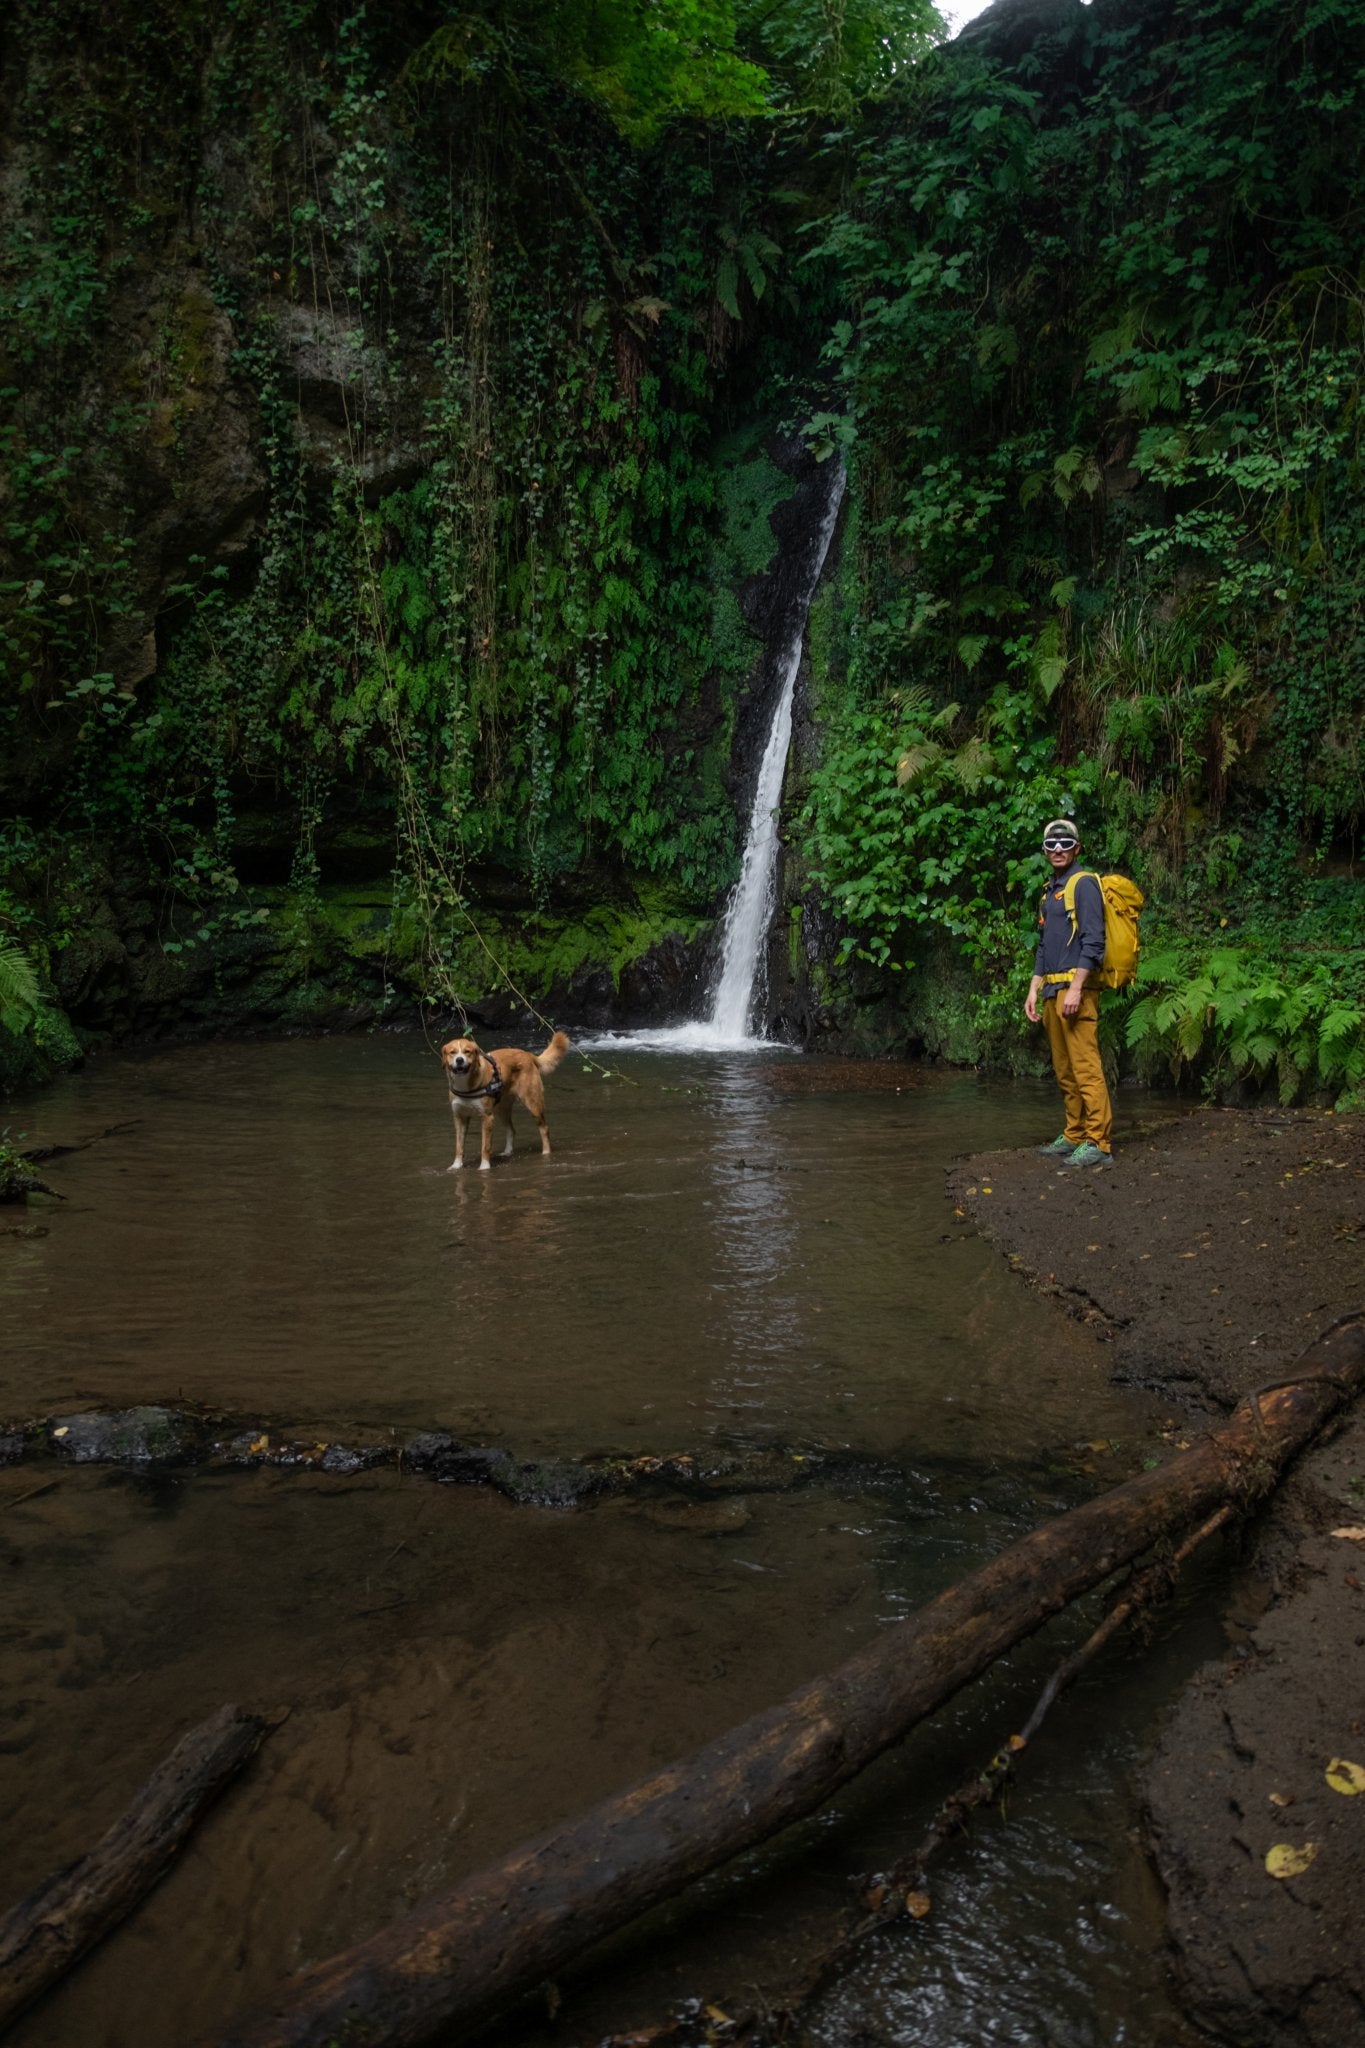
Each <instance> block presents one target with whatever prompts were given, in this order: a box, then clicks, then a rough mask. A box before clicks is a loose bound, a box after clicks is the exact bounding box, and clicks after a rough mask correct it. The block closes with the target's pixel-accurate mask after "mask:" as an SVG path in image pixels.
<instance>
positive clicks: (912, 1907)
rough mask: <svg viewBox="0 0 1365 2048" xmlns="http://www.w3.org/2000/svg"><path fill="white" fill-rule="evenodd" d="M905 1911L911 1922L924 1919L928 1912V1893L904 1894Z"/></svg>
mask: <svg viewBox="0 0 1365 2048" xmlns="http://www.w3.org/2000/svg"><path fill="white" fill-rule="evenodd" d="M905 1910H906V1912H907V1913H908V1914H909V1915H910V1918H911V1919H912V1920H923V1919H925V1918H926V1916H927V1915H928V1912H929V1894H928V1892H907V1893H906V1894H905Z"/></svg>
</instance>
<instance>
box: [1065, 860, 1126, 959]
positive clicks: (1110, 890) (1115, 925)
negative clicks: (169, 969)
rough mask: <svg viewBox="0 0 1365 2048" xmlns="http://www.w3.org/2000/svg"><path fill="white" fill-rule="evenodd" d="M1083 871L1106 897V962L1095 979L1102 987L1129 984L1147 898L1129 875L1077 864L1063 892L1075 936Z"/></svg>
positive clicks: (1068, 877) (1072, 933) (1073, 936)
mask: <svg viewBox="0 0 1365 2048" xmlns="http://www.w3.org/2000/svg"><path fill="white" fill-rule="evenodd" d="M1082 875H1089V876H1090V879H1091V880H1092V881H1094V882H1098V883H1099V885H1100V894H1101V896H1103V898H1104V964H1103V965H1102V966H1101V967H1100V969H1099V971H1098V973H1096V974H1092V975H1091V977H1090V979H1091V981H1092V982H1093V983H1094V984H1095V985H1096V986H1097V987H1099V988H1126V987H1127V985H1128V983H1129V982H1130V981H1131V980H1132V979H1133V976H1134V975H1135V974H1136V973H1137V968H1138V951H1139V946H1140V941H1139V939H1138V917H1139V914H1140V913H1141V910H1142V906H1143V903H1144V902H1145V901H1146V898H1145V897H1144V896H1143V893H1142V891H1141V889H1139V887H1138V885H1137V883H1136V882H1132V881H1130V880H1129V879H1128V877H1127V875H1119V874H1109V875H1100V874H1096V872H1095V870H1094V869H1093V868H1077V870H1076V872H1075V874H1074V875H1068V876H1067V880H1066V889H1065V891H1064V892H1063V895H1062V902H1063V904H1064V905H1065V908H1066V913H1067V916H1068V917H1069V918H1070V919H1071V936H1072V938H1073V939H1074V938H1075V936H1076V884H1077V882H1079V881H1080V879H1081V876H1082Z"/></svg>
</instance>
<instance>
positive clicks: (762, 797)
mask: <svg viewBox="0 0 1365 2048" xmlns="http://www.w3.org/2000/svg"><path fill="white" fill-rule="evenodd" d="M830 468H831V472H832V474H831V477H830V484H829V497H828V501H827V503H826V506H825V512H824V517H823V519H822V520H821V521H820V524H819V526H818V528H817V529H816V530H815V532H814V533H813V534H812V535H811V539H810V553H809V562H808V574H807V576H806V577H805V578H804V589H803V590H801V592H800V594H799V600H798V602H797V603H796V604H794V605H793V607H792V612H791V616H790V618H789V620H788V626H787V633H786V637H785V639H784V640H783V642H782V645H781V647H780V649H779V651H778V661H779V663H780V666H781V674H782V680H781V685H780V687H779V690H778V697H777V705H776V708H775V709H774V711H773V722H772V726H771V728H770V730H769V733H768V744H767V746H766V747H765V749H764V752H763V760H762V763H761V764H760V767H759V771H758V786H757V788H756V789H755V790H754V803H753V809H752V810H751V811H750V813H749V833H748V838H747V839H746V841H745V846H744V865H743V866H742V868H741V869H740V874H739V880H738V881H737V882H736V883H735V886H734V888H733V889H732V890H731V892H730V901H729V902H728V904H727V905H726V907H725V923H724V927H723V931H724V937H723V942H722V946H721V956H720V976H719V978H718V980H717V982H716V987H715V993H714V995H713V997H712V1002H711V1015H710V1018H709V1020H708V1029H709V1032H710V1036H711V1040H712V1042H714V1043H716V1044H721V1045H734V1044H742V1043H743V1042H744V1041H745V1040H746V1039H747V1038H748V1037H749V1020H750V1016H751V1014H752V1011H753V1005H754V992H755V987H756V985H757V982H758V978H759V971H760V968H761V966H762V963H763V956H764V952H765V949H766V942H767V936H768V926H769V924H770V923H771V922H772V914H773V895H774V889H775V885H776V881H777V825H778V805H779V803H780V801H781V797H782V779H783V776H784V774H785V772H786V767H787V749H788V747H789V746H790V744H791V731H792V697H793V694H794V692H795V689H796V675H797V670H798V669H799V668H800V666H801V647H802V643H803V641H804V639H805V634H806V620H807V618H808V617H809V615H810V606H811V599H812V598H813V597H814V596H815V592H816V587H817V585H818V584H819V581H820V573H821V571H822V570H823V568H824V566H825V556H826V555H827V554H828V553H829V544H830V541H831V539H832V538H833V534H834V525H835V521H836V520H837V519H838V517H839V507H840V505H841V504H842V503H843V496H844V480H845V479H844V466H843V464H842V463H841V462H839V461H837V460H836V461H835V462H833V463H831V465H830Z"/></svg>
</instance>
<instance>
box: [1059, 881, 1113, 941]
mask: <svg viewBox="0 0 1365 2048" xmlns="http://www.w3.org/2000/svg"><path fill="white" fill-rule="evenodd" d="M1087 879H1089V880H1090V881H1092V882H1093V883H1094V884H1095V886H1096V888H1097V889H1099V892H1100V899H1101V901H1103V898H1104V889H1103V887H1102V885H1101V883H1100V878H1099V876H1098V875H1097V874H1096V872H1095V870H1094V869H1093V868H1077V870H1076V872H1075V874H1074V875H1068V876H1067V878H1066V887H1065V889H1063V891H1062V905H1063V908H1064V909H1065V911H1066V914H1067V916H1068V917H1069V918H1070V919H1071V936H1072V938H1073V939H1074V938H1075V936H1076V929H1077V927H1076V885H1077V883H1079V882H1083V881H1085V880H1087Z"/></svg>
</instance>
